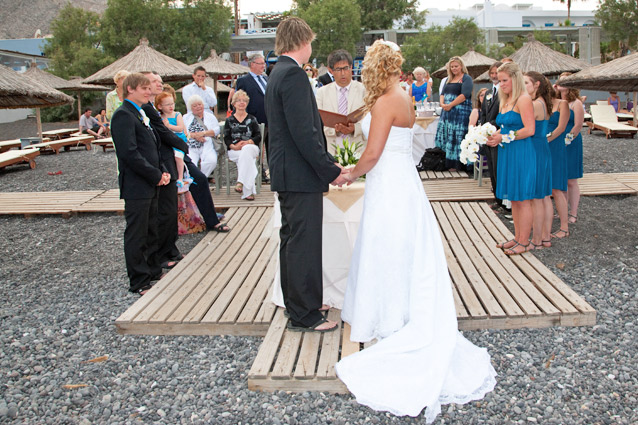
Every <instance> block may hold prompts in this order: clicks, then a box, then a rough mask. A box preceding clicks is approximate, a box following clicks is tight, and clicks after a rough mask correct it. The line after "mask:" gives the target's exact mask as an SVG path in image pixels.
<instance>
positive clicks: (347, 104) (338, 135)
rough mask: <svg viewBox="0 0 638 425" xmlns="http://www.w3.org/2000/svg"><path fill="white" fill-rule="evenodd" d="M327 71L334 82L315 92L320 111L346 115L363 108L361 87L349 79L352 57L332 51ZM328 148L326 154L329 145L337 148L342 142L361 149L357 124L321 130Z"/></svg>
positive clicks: (333, 150) (361, 139)
mask: <svg viewBox="0 0 638 425" xmlns="http://www.w3.org/2000/svg"><path fill="white" fill-rule="evenodd" d="M328 69H329V70H330V73H331V74H332V75H334V82H333V83H330V84H327V85H325V86H323V87H321V88H319V89H318V90H317V107H318V108H319V109H320V110H324V111H329V112H335V113H338V114H341V115H348V114H349V113H351V112H353V111H356V110H357V109H359V108H361V107H363V106H364V103H363V97H364V96H365V88H364V87H363V84H361V83H360V82H358V81H354V80H353V79H352V56H351V55H350V53H349V52H348V51H347V50H335V51H334V52H332V53H331V54H330V56H329V57H328ZM323 132H324V134H325V135H326V141H327V144H328V152H330V153H331V154H334V153H335V149H334V147H333V144H336V145H337V146H339V147H341V146H342V145H343V139H347V140H348V142H349V143H352V142H354V143H357V142H361V143H362V144H363V146H362V147H361V149H360V150H359V153H361V152H363V149H364V148H365V138H364V136H363V133H362V132H361V123H360V122H356V123H349V124H348V125H343V124H337V125H335V128H332V127H327V126H324V127H323Z"/></svg>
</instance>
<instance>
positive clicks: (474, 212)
mask: <svg viewBox="0 0 638 425" xmlns="http://www.w3.org/2000/svg"><path fill="white" fill-rule="evenodd" d="M432 206H433V208H434V211H435V213H436V216H437V219H438V221H439V226H440V228H441V231H442V238H443V246H444V250H445V253H446V257H447V260H448V267H449V272H450V276H451V278H452V284H453V290H454V291H453V294H454V302H455V306H456V310H457V318H458V325H459V329H461V330H471V329H486V328H496V329H511V328H522V327H526V328H534V327H548V326H591V325H593V324H595V322H596V312H595V310H594V309H593V308H592V307H591V306H590V305H589V304H587V302H586V301H585V300H583V299H582V298H581V297H580V296H578V294H576V293H575V292H574V291H573V290H572V289H571V288H569V286H567V285H566V284H565V283H563V282H562V281H561V280H560V279H559V278H558V277H557V276H556V275H554V274H553V273H552V272H551V271H550V270H549V269H548V268H547V267H545V266H544V265H543V264H542V263H541V262H540V261H539V260H538V259H536V257H534V256H533V255H532V254H531V253H526V254H524V255H521V256H515V257H508V256H506V255H505V254H503V252H502V251H501V250H500V249H497V248H496V247H495V243H496V241H501V240H504V239H506V238H507V239H509V238H511V237H512V235H511V234H510V233H509V231H508V230H507V228H506V227H505V226H504V225H503V224H502V223H501V221H500V220H499V219H498V217H496V215H495V214H494V213H493V212H492V211H491V210H490V208H489V207H488V206H487V204H485V203H460V202H455V203H433V204H432ZM329 318H330V319H332V320H336V321H340V311H339V310H334V309H333V310H331V311H330V312H329ZM287 322H288V320H287V319H286V317H285V316H284V315H283V309H280V308H278V309H277V312H276V313H275V315H274V318H273V322H272V325H271V326H270V328H269V329H268V333H267V334H266V337H265V338H264V342H263V343H262V345H261V347H260V348H259V352H258V354H257V357H256V358H255V362H254V363H253V366H252V368H251V370H250V372H249V374H248V388H249V389H251V390H261V391H279V390H283V391H294V392H302V391H324V392H333V393H345V392H347V389H346V387H345V385H344V384H343V383H342V382H341V381H340V380H339V379H338V378H337V377H336V374H335V371H334V364H335V363H336V362H337V361H339V360H340V359H341V357H346V356H348V355H350V354H352V353H355V352H357V351H359V350H360V349H361V348H362V347H361V345H360V344H359V343H353V342H351V341H350V338H349V335H350V328H349V326H348V325H347V324H341V323H340V331H339V332H330V333H326V334H323V335H322V334H316V333H315V334H312V333H308V334H301V333H298V332H290V331H288V330H287V329H286V324H287Z"/></svg>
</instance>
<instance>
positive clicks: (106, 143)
mask: <svg viewBox="0 0 638 425" xmlns="http://www.w3.org/2000/svg"><path fill="white" fill-rule="evenodd" d="M91 144H93V145H95V146H101V147H102V151H104V152H106V150H107V149H109V148H111V149H114V148H115V147H114V146H113V138H112V137H105V138H104V139H97V140H93V141H92V142H91Z"/></svg>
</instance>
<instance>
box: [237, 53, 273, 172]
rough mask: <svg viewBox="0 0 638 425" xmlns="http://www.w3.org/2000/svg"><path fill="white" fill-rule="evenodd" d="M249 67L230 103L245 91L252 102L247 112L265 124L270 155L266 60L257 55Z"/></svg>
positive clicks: (265, 142) (249, 61)
mask: <svg viewBox="0 0 638 425" xmlns="http://www.w3.org/2000/svg"><path fill="white" fill-rule="evenodd" d="M248 67H249V68H250V72H249V73H248V74H246V75H243V76H241V77H239V78H238V79H237V83H235V88H234V89H233V90H231V91H230V94H229V95H228V99H229V103H230V99H232V98H233V95H234V94H235V91H237V90H243V91H245V92H246V94H248V97H249V98H250V102H249V103H248V107H247V108H246V112H248V113H249V114H250V115H252V116H254V117H255V118H257V121H258V122H259V123H260V124H264V126H265V131H264V134H263V135H262V140H263V141H264V147H265V149H266V153H268V147H269V146H270V143H269V137H268V117H267V116H266V108H265V107H264V98H265V96H266V87H267V86H268V77H267V76H266V74H265V72H264V71H265V70H266V59H264V57H263V56H262V55H260V54H255V55H252V56H250V58H248ZM262 181H264V182H265V183H267V182H268V178H267V177H266V170H265V169H263V170H262Z"/></svg>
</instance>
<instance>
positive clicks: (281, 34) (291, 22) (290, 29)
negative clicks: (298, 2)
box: [275, 16, 316, 56]
mask: <svg viewBox="0 0 638 425" xmlns="http://www.w3.org/2000/svg"><path fill="white" fill-rule="evenodd" d="M315 37H316V34H315V33H314V32H313V31H312V29H311V28H310V26H309V25H308V24H307V23H306V21H304V20H303V19H301V18H297V17H296V16H292V17H290V18H288V19H286V20H284V21H282V22H281V23H280V24H279V25H278V26H277V35H276V36H275V54H276V55H277V56H279V55H281V54H282V53H287V52H295V51H297V50H299V49H301V47H302V46H303V45H304V44H308V43H312V41H313V40H314V39H315Z"/></svg>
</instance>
